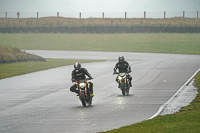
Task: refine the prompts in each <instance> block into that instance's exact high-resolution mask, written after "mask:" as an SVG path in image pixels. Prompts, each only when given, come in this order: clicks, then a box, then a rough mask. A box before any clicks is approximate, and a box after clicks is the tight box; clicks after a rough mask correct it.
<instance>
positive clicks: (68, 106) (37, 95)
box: [0, 50, 200, 133]
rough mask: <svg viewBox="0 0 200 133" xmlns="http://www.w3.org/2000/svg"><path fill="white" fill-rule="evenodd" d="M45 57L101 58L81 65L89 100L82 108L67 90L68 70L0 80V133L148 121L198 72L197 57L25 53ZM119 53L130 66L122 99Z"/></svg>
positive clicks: (87, 129)
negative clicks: (89, 83)
mask: <svg viewBox="0 0 200 133" xmlns="http://www.w3.org/2000/svg"><path fill="white" fill-rule="evenodd" d="M26 52H27V53H33V54H37V55H40V56H42V57H45V58H66V59H67V58H68V59H80V58H82V59H104V60H107V61H106V62H98V63H86V64H82V66H83V67H85V68H87V70H88V71H89V72H90V73H91V75H92V76H93V78H94V79H93V80H92V82H93V83H94V94H95V96H94V98H93V104H92V106H90V107H83V106H82V104H81V102H80V100H79V98H78V97H77V96H76V94H75V93H72V92H70V91H69V88H70V86H71V85H72V82H71V71H72V70H73V66H72V65H71V66H64V67H59V68H54V69H49V70H45V71H39V72H35V73H30V74H26V75H22V76H16V77H12V78H7V79H3V80H0V92H1V93H0V132H1V133H13V132H14V133H51V132H52V133H54V132H59V133H66V132H68V133H75V132H76V133H93V132H100V131H105V130H110V129H115V128H119V127H121V126H125V125H130V124H133V123H137V122H141V121H143V120H147V119H148V118H150V117H151V116H153V115H154V114H155V113H156V112H157V111H158V110H159V108H160V106H161V105H163V104H164V103H166V102H167V101H168V100H169V99H170V98H171V97H172V96H173V95H174V94H175V93H176V92H177V91H178V90H179V88H180V87H181V86H182V85H183V84H184V83H185V82H186V81H187V80H188V79H189V78H190V77H191V76H192V75H193V74H194V73H195V72H196V71H197V70H198V69H199V68H200V56H197V55H178V54H177V55H176V54H148V53H121V52H120V53H117V52H79V51H77V52H75V51H28V50H27V51H26ZM121 55H123V56H124V57H125V59H126V60H127V61H128V62H129V64H130V65H131V67H132V73H131V76H132V77H133V80H132V85H133V87H132V88H131V89H130V95H128V96H123V95H122V94H121V91H120V90H119V89H118V88H117V87H118V85H117V83H116V82H115V78H116V76H117V75H113V68H114V66H115V64H116V62H117V58H118V56H121Z"/></svg>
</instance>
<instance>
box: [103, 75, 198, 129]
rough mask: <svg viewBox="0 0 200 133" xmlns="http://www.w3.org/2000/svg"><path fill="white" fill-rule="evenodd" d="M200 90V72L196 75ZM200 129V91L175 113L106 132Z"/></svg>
mask: <svg viewBox="0 0 200 133" xmlns="http://www.w3.org/2000/svg"><path fill="white" fill-rule="evenodd" d="M195 82H196V86H197V87H198V92H199V91H200V72H199V73H198V74H197V75H196V76H195ZM199 131H200V93H198V94H197V96H196V98H195V99H194V100H193V101H192V102H191V103H190V105H188V106H186V107H183V108H181V110H180V111H179V112H177V113H175V114H170V115H165V116H158V117H156V118H154V119H151V120H146V121H143V122H140V123H136V124H133V125H130V126H125V127H121V128H119V129H114V130H111V131H107V132H106V133H199Z"/></svg>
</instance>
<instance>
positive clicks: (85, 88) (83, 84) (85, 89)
mask: <svg viewBox="0 0 200 133" xmlns="http://www.w3.org/2000/svg"><path fill="white" fill-rule="evenodd" d="M88 80H89V79H85V80H79V81H77V82H76V83H75V84H76V85H78V91H79V93H78V95H79V99H80V100H81V102H82V105H83V106H84V107H86V106H90V105H91V104H92V96H90V93H89V85H90V82H89V81H88Z"/></svg>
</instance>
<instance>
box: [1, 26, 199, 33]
mask: <svg viewBox="0 0 200 133" xmlns="http://www.w3.org/2000/svg"><path fill="white" fill-rule="evenodd" d="M21 32H23V33H28V32H31V33H145V32H147V33H152V32H153V33H158V32H162V33H167V32H168V33H200V27H153V26H130V27H126V26H82V27H0V33H21Z"/></svg>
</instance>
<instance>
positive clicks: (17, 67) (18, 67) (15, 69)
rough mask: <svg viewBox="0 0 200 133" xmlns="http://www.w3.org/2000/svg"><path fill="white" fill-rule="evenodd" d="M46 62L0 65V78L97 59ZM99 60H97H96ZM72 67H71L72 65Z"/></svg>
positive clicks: (50, 60) (48, 60) (52, 60)
mask: <svg viewBox="0 0 200 133" xmlns="http://www.w3.org/2000/svg"><path fill="white" fill-rule="evenodd" d="M46 60H47V61H46V62H20V63H12V64H7V63H6V64H1V65H0V79H4V78H8V77H13V76H17V75H22V74H26V73H31V72H35V71H40V70H45V69H50V68H55V67H60V66H65V65H72V64H74V63H75V62H80V63H86V62H95V61H97V60H73V59H46ZM98 61H99V60H98ZM72 69H73V67H72Z"/></svg>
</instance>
